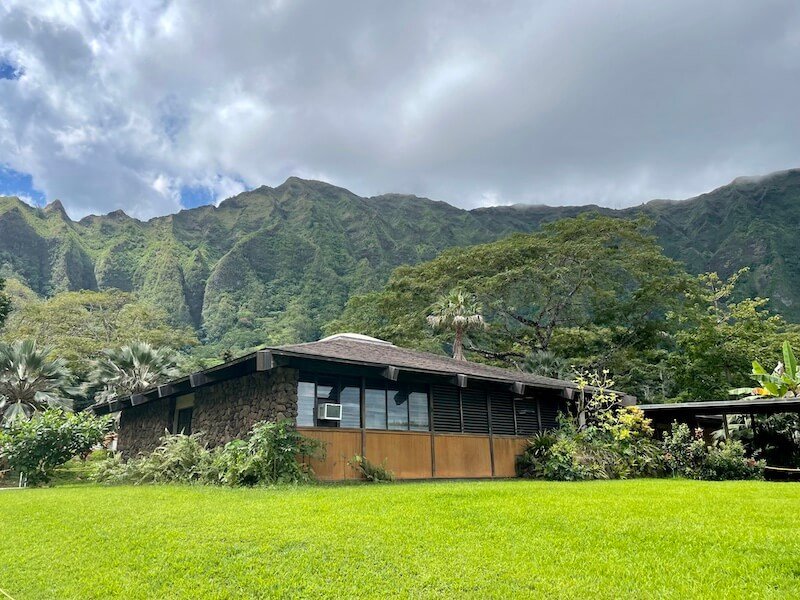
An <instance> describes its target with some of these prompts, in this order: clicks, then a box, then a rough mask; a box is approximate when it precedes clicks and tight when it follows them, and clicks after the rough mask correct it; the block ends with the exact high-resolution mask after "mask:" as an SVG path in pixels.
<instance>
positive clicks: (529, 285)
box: [329, 216, 689, 361]
mask: <svg viewBox="0 0 800 600" xmlns="http://www.w3.org/2000/svg"><path fill="white" fill-rule="evenodd" d="M646 228H647V224H646V222H643V221H625V220H621V219H612V218H607V217H597V216H591V217H578V218H574V219H564V220H561V221H557V222H555V223H550V224H547V225H545V226H544V227H543V228H542V230H541V231H540V232H537V233H533V234H516V235H512V236H510V237H508V238H506V239H503V240H500V241H498V242H494V243H490V244H483V245H479V246H473V247H469V248H459V249H455V250H449V251H447V252H445V253H444V254H442V255H441V256H440V257H439V258H437V259H435V260H433V261H430V262H428V263H424V264H421V265H417V266H413V267H401V268H399V269H397V270H396V271H395V272H394V274H393V275H392V277H391V279H390V281H389V283H388V285H387V286H386V289H385V290H384V291H382V292H377V293H374V294H369V295H367V296H361V297H356V298H354V299H353V300H351V301H350V303H349V304H348V306H347V308H346V309H345V312H344V314H343V316H342V318H341V319H339V320H337V321H335V322H334V323H332V324H331V325H330V326H329V329H331V330H332V329H356V330H359V331H364V332H368V333H371V334H373V335H376V336H380V337H384V338H387V339H390V340H392V341H395V342H397V343H401V344H411V345H416V346H424V347H429V348H431V347H435V346H437V345H438V343H439V342H438V340H437V339H436V338H435V336H434V335H433V334H432V333H431V332H430V331H429V329H428V328H427V327H426V326H425V315H426V314H427V313H426V309H427V307H429V306H430V305H432V304H433V303H434V302H435V300H436V299H437V298H438V297H439V296H440V295H441V294H442V293H443V292H446V291H447V290H448V289H450V288H454V287H459V288H462V289H464V290H467V291H469V292H472V293H474V294H476V296H477V297H478V300H479V301H480V302H481V304H482V306H483V307H484V310H485V317H486V319H487V323H488V329H487V331H486V332H485V333H478V334H475V335H473V336H472V339H471V343H472V348H473V350H474V351H475V352H478V353H480V354H483V355H484V356H486V357H493V358H497V359H500V360H511V361H515V360H517V359H522V358H523V357H525V356H527V355H528V354H529V353H531V352H533V351H546V350H551V349H554V346H555V347H558V348H559V349H563V348H564V347H565V346H570V345H574V344H576V343H577V344H581V345H584V346H585V345H587V344H589V345H592V344H593V343H594V342H593V340H594V339H595V336H598V335H599V336H602V337H604V338H607V342H610V343H613V342H614V341H615V340H617V339H622V338H624V339H625V340H626V342H627V343H628V344H630V343H633V342H635V341H636V340H637V339H639V338H641V337H642V336H647V335H652V333H653V332H652V331H651V330H652V329H653V323H654V319H653V317H655V316H663V315H664V314H665V312H666V311H667V310H668V309H669V308H671V307H672V306H674V305H675V304H676V303H677V301H678V299H679V297H680V295H681V293H682V292H683V290H684V289H685V287H686V286H687V282H688V279H689V278H688V276H687V275H686V274H685V273H684V271H683V269H682V268H681V267H680V265H679V264H677V263H676V262H675V261H673V260H671V259H669V258H667V257H666V256H664V255H663V253H662V252H661V249H660V248H659V246H658V245H657V244H656V242H655V240H654V239H653V238H652V237H651V236H649V235H648V234H647V230H646Z"/></svg>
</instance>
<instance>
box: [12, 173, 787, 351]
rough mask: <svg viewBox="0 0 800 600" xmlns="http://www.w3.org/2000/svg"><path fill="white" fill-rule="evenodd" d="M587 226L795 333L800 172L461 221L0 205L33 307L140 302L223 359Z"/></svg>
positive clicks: (288, 203) (339, 204)
mask: <svg viewBox="0 0 800 600" xmlns="http://www.w3.org/2000/svg"><path fill="white" fill-rule="evenodd" d="M587 211H591V212H599V213H602V214H607V215H614V216H620V217H623V218H633V217H637V216H640V215H646V216H648V217H650V218H651V219H652V220H653V222H654V228H653V231H654V234H655V235H656V236H657V237H658V239H659V241H660V243H661V245H662V246H663V247H664V249H665V252H666V253H667V254H668V255H669V256H672V257H673V258H676V259H678V260H681V261H683V262H684V263H685V264H686V266H687V269H688V270H689V271H690V272H695V273H700V272H704V271H708V270H716V271H719V272H720V274H721V275H727V274H730V273H732V272H733V271H735V270H737V269H738V268H740V267H743V266H749V267H750V268H751V272H750V273H749V274H748V276H747V277H746V278H745V280H744V282H743V283H744V292H745V293H748V294H750V295H762V296H770V297H771V298H772V303H773V307H774V308H776V309H778V310H779V311H780V312H782V313H784V314H785V315H786V316H787V317H788V318H790V319H792V320H797V321H800V290H798V289H796V288H797V286H795V285H794V281H797V277H798V276H800V264H798V262H800V261H797V260H796V259H795V257H796V256H797V255H798V251H800V243H798V242H797V241H795V240H794V236H793V235H792V231H794V230H796V227H797V225H800V170H798V169H791V170H786V171H781V172H777V173H774V174H771V175H768V176H763V177H757V178H737V179H735V180H734V181H733V182H731V183H730V184H727V185H726V186H720V187H719V188H717V189H715V190H712V191H710V192H707V193H705V194H701V195H699V196H696V197H694V198H689V199H686V200H680V201H670V200H651V201H649V202H646V203H644V204H641V205H638V206H634V207H629V208H625V209H610V208H604V207H599V206H596V205H587V206H547V205H521V204H516V205H508V206H496V207H479V208H475V209H471V210H467V209H462V208H458V207H455V206H452V205H450V204H448V203H446V202H442V201H437V200H431V199H428V198H422V197H418V196H414V195H404V194H395V193H389V194H381V195H378V196H371V197H362V196H358V195H356V194H354V193H353V192H351V191H349V190H347V189H345V188H342V187H338V186H334V185H331V184H327V183H325V182H322V181H315V180H304V179H300V178H297V177H290V178H288V179H287V180H286V181H285V182H284V183H283V184H281V185H279V186H277V187H274V188H272V187H269V186H261V187H259V188H256V189H254V190H250V191H248V192H243V193H242V194H239V195H237V196H233V197H231V198H229V199H226V200H224V201H223V202H221V203H220V204H219V205H218V206H212V205H205V206H200V207H196V208H191V209H184V210H181V211H179V212H177V213H174V214H171V215H164V216H160V217H154V218H153V219H149V220H147V221H140V220H138V219H135V218H134V217H130V216H128V215H127V214H125V213H124V212H123V211H121V210H117V211H113V212H111V213H108V214H106V215H88V216H86V217H83V218H82V219H80V220H78V221H73V220H72V219H71V218H70V217H69V215H68V214H67V213H66V211H65V210H64V207H63V204H62V203H61V202H59V201H54V202H52V203H50V204H48V205H47V206H46V207H44V208H37V207H31V206H30V205H28V204H26V203H24V202H23V201H21V200H19V199H18V198H14V197H0V274H2V275H4V276H14V277H17V278H19V279H20V280H21V281H22V282H23V283H25V285H27V286H28V287H30V288H31V289H32V290H34V291H35V292H36V293H37V294H39V295H40V296H49V295H52V294H54V293H57V292H59V291H64V290H76V289H103V288H109V287H115V288H119V289H123V290H126V291H135V292H137V293H139V294H140V295H141V296H142V297H143V298H144V299H147V300H150V301H153V302H155V303H157V304H159V305H161V306H163V307H164V308H165V309H167V310H168V312H169V313H170V315H171V318H172V319H173V320H174V321H175V322H176V323H180V324H191V325H193V326H194V327H195V328H197V329H198V331H199V332H200V334H201V336H202V337H203V338H204V339H206V340H208V341H210V342H213V343H215V344H219V345H222V346H226V347H236V348H239V347H247V346H249V345H256V344H260V343H265V342H267V343H283V342H294V341H305V340H308V339H312V338H314V337H316V336H317V335H318V334H319V332H320V329H321V327H322V325H323V324H324V323H325V322H327V321H329V320H331V319H333V318H335V317H337V316H338V314H339V313H340V312H341V309H342V307H343V306H344V303H345V302H346V300H347V299H348V298H349V297H351V296H352V295H353V294H358V293H364V292H367V291H371V290H374V289H377V288H379V287H380V286H381V285H382V284H383V283H384V282H385V280H386V279H387V277H388V275H389V273H390V272H391V270H392V269H393V268H395V267H397V266H399V265H401V264H414V263H417V262H421V261H423V260H429V259H431V258H434V257H435V256H436V255H438V254H439V253H440V252H441V251H443V250H445V249H447V248H449V247H453V246H464V245H471V244H477V243H484V242H489V241H492V240H495V239H498V238H500V237H504V236H506V235H509V234H511V233H514V232H526V231H533V230H535V229H537V228H538V227H539V226H540V225H541V224H542V223H544V222H547V221H552V220H555V219H559V218H564V217H572V216H576V215H578V214H581V213H584V212H587Z"/></svg>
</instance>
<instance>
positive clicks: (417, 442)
mask: <svg viewBox="0 0 800 600" xmlns="http://www.w3.org/2000/svg"><path fill="white" fill-rule="evenodd" d="M364 455H365V456H366V457H367V459H368V460H369V461H370V462H373V463H376V464H377V463H380V462H383V461H384V460H386V467H387V468H388V469H389V470H391V471H393V472H394V475H395V477H397V478H398V479H426V478H430V477H431V476H432V472H431V436H430V434H429V433H405V432H402V433H401V432H397V431H370V430H367V444H366V450H365V451H364Z"/></svg>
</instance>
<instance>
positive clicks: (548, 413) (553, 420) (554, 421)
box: [540, 400, 558, 429]
mask: <svg viewBox="0 0 800 600" xmlns="http://www.w3.org/2000/svg"><path fill="white" fill-rule="evenodd" d="M540 406H541V410H542V429H555V428H556V427H557V426H558V404H557V403H556V402H554V401H553V400H542V401H541V402H540Z"/></svg>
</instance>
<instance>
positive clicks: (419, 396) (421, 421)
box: [408, 392, 430, 431]
mask: <svg viewBox="0 0 800 600" xmlns="http://www.w3.org/2000/svg"><path fill="white" fill-rule="evenodd" d="M408 414H409V419H408V420H409V429H411V431H429V430H430V424H429V422H428V394H427V392H411V393H410V394H409V395H408Z"/></svg>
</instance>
